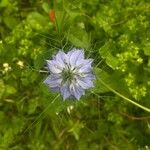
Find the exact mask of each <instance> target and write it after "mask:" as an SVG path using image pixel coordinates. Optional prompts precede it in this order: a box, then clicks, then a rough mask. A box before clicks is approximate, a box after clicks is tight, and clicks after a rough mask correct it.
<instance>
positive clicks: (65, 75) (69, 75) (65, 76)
mask: <svg viewBox="0 0 150 150" xmlns="http://www.w3.org/2000/svg"><path fill="white" fill-rule="evenodd" d="M73 78H74V73H73V72H72V71H71V70H70V69H64V70H63V71H62V80H63V82H66V81H69V82H71V81H72V80H73Z"/></svg>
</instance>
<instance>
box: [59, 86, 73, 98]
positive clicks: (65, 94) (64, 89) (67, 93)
mask: <svg viewBox="0 0 150 150" xmlns="http://www.w3.org/2000/svg"><path fill="white" fill-rule="evenodd" d="M60 91H61V94H62V96H63V99H64V100H65V99H67V98H69V97H70V96H71V93H70V90H69V85H68V84H64V85H63V86H62V87H61V88H60Z"/></svg>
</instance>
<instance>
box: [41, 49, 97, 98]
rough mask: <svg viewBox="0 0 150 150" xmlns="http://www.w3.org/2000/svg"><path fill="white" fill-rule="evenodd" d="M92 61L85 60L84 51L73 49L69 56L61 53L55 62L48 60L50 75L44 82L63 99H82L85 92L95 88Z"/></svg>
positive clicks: (55, 57)
mask: <svg viewBox="0 0 150 150" xmlns="http://www.w3.org/2000/svg"><path fill="white" fill-rule="evenodd" d="M92 61H93V60H92V59H84V50H82V49H75V48H74V49H72V50H71V51H69V52H68V53H67V54H66V53H64V52H63V51H59V52H58V53H57V54H56V56H54V57H53V60H47V67H48V70H49V72H50V75H49V76H48V77H47V79H46V80H45V81H44V83H45V84H47V85H48V87H50V88H51V89H52V90H54V91H59V92H60V93H61V95H62V96H63V99H64V100H65V99H67V98H76V99H78V100H79V99H80V97H81V96H82V95H84V94H85V90H86V89H89V88H91V87H93V80H94V79H95V76H94V75H93V73H92V66H91V64H92Z"/></svg>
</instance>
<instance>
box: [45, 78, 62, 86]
mask: <svg viewBox="0 0 150 150" xmlns="http://www.w3.org/2000/svg"><path fill="white" fill-rule="evenodd" d="M61 82H62V79H61V78H59V77H56V76H55V77H54V76H51V75H49V76H48V77H47V78H46V80H45V81H44V83H45V84H47V85H48V86H49V87H51V88H54V87H59V86H60V84H61Z"/></svg>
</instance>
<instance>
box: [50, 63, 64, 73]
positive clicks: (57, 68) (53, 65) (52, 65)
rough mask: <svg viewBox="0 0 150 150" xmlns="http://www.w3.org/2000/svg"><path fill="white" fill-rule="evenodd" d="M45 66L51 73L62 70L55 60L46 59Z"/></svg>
mask: <svg viewBox="0 0 150 150" xmlns="http://www.w3.org/2000/svg"><path fill="white" fill-rule="evenodd" d="M47 66H48V69H49V71H50V72H51V73H54V74H58V73H61V72H62V68H61V67H60V66H59V65H58V64H57V62H56V61H55V60H47Z"/></svg>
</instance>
